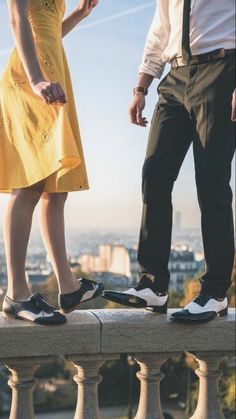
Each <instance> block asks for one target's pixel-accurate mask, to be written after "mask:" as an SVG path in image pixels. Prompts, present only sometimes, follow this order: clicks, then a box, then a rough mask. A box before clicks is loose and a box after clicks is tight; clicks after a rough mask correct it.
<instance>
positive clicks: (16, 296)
mask: <svg viewBox="0 0 236 419" xmlns="http://www.w3.org/2000/svg"><path fill="white" fill-rule="evenodd" d="M6 295H7V296H8V297H9V298H10V299H11V300H14V301H26V300H28V299H29V298H30V296H31V292H30V291H29V290H25V291H22V290H20V291H15V290H7V293H6Z"/></svg>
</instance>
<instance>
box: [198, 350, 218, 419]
mask: <svg viewBox="0 0 236 419" xmlns="http://www.w3.org/2000/svg"><path fill="white" fill-rule="evenodd" d="M194 357H195V358H196V360H197V362H198V363H199V368H198V369H197V370H196V371H195V372H196V374H197V376H198V377H199V395H198V403H197V407H196V411H195V413H194V415H193V416H192V417H191V418H190V419H224V415H223V412H222V410H221V408H220V403H219V395H218V381H219V378H220V376H221V371H220V370H219V364H220V362H221V360H222V357H223V355H222V353H219V352H199V353H197V354H195V355H194Z"/></svg>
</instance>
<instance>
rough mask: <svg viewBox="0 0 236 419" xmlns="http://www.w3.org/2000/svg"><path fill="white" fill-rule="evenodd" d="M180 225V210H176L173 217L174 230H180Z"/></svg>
mask: <svg viewBox="0 0 236 419" xmlns="http://www.w3.org/2000/svg"><path fill="white" fill-rule="evenodd" d="M181 227H182V225H181V211H176V212H175V217H174V230H176V231H180V230H181Z"/></svg>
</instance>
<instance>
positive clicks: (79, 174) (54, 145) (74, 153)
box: [0, 0, 88, 192]
mask: <svg viewBox="0 0 236 419" xmlns="http://www.w3.org/2000/svg"><path fill="white" fill-rule="evenodd" d="M64 12H65V1H64V0H31V4H30V9H29V15H28V17H29V22H30V24H31V28H32V32H33V37H34V42H35V46H36V51H37V57H38V60H39V64H40V67H41V69H42V71H43V74H44V77H45V79H46V80H49V81H57V82H59V83H60V84H61V86H62V88H63V90H64V92H65V94H66V98H67V103H66V104H65V105H64V106H58V105H47V104H45V103H44V102H43V100H42V99H41V98H40V97H38V96H36V95H35V94H34V93H33V91H32V88H31V86H30V84H29V81H28V79H27V76H26V73H25V70H24V68H23V65H22V63H21V60H20V58H19V55H18V52H17V49H16V48H15V49H14V50H13V52H12V54H11V56H10V59H9V61H8V63H7V66H6V68H5V70H4V72H3V74H2V76H1V79H0V191H1V192H11V191H12V190H13V189H18V188H25V187H28V186H30V185H33V184H35V183H37V182H39V181H41V180H43V179H45V189H44V190H45V191H47V192H69V191H76V190H83V189H88V180H87V174H86V168H85V162H84V156H83V150H82V145H81V138H80V132H79V125H78V120H77V115H76V109H75V102H74V97H73V90H72V85H71V80H70V74H69V69H68V65H67V61H66V57H65V53H64V49H63V46H62V39H61V24H62V18H63V15H64Z"/></svg>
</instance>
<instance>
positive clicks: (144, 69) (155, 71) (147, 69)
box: [139, 63, 165, 79]
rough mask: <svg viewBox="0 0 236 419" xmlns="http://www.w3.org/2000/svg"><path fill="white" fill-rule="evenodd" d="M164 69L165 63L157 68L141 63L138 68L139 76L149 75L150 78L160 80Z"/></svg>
mask: <svg viewBox="0 0 236 419" xmlns="http://www.w3.org/2000/svg"><path fill="white" fill-rule="evenodd" d="M164 68H165V63H163V64H160V65H158V66H155V67H154V66H151V65H148V64H145V63H142V64H141V65H140V67H139V74H141V73H144V74H149V75H150V76H153V77H154V78H156V79H160V78H161V76H162V73H163V71H164Z"/></svg>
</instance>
